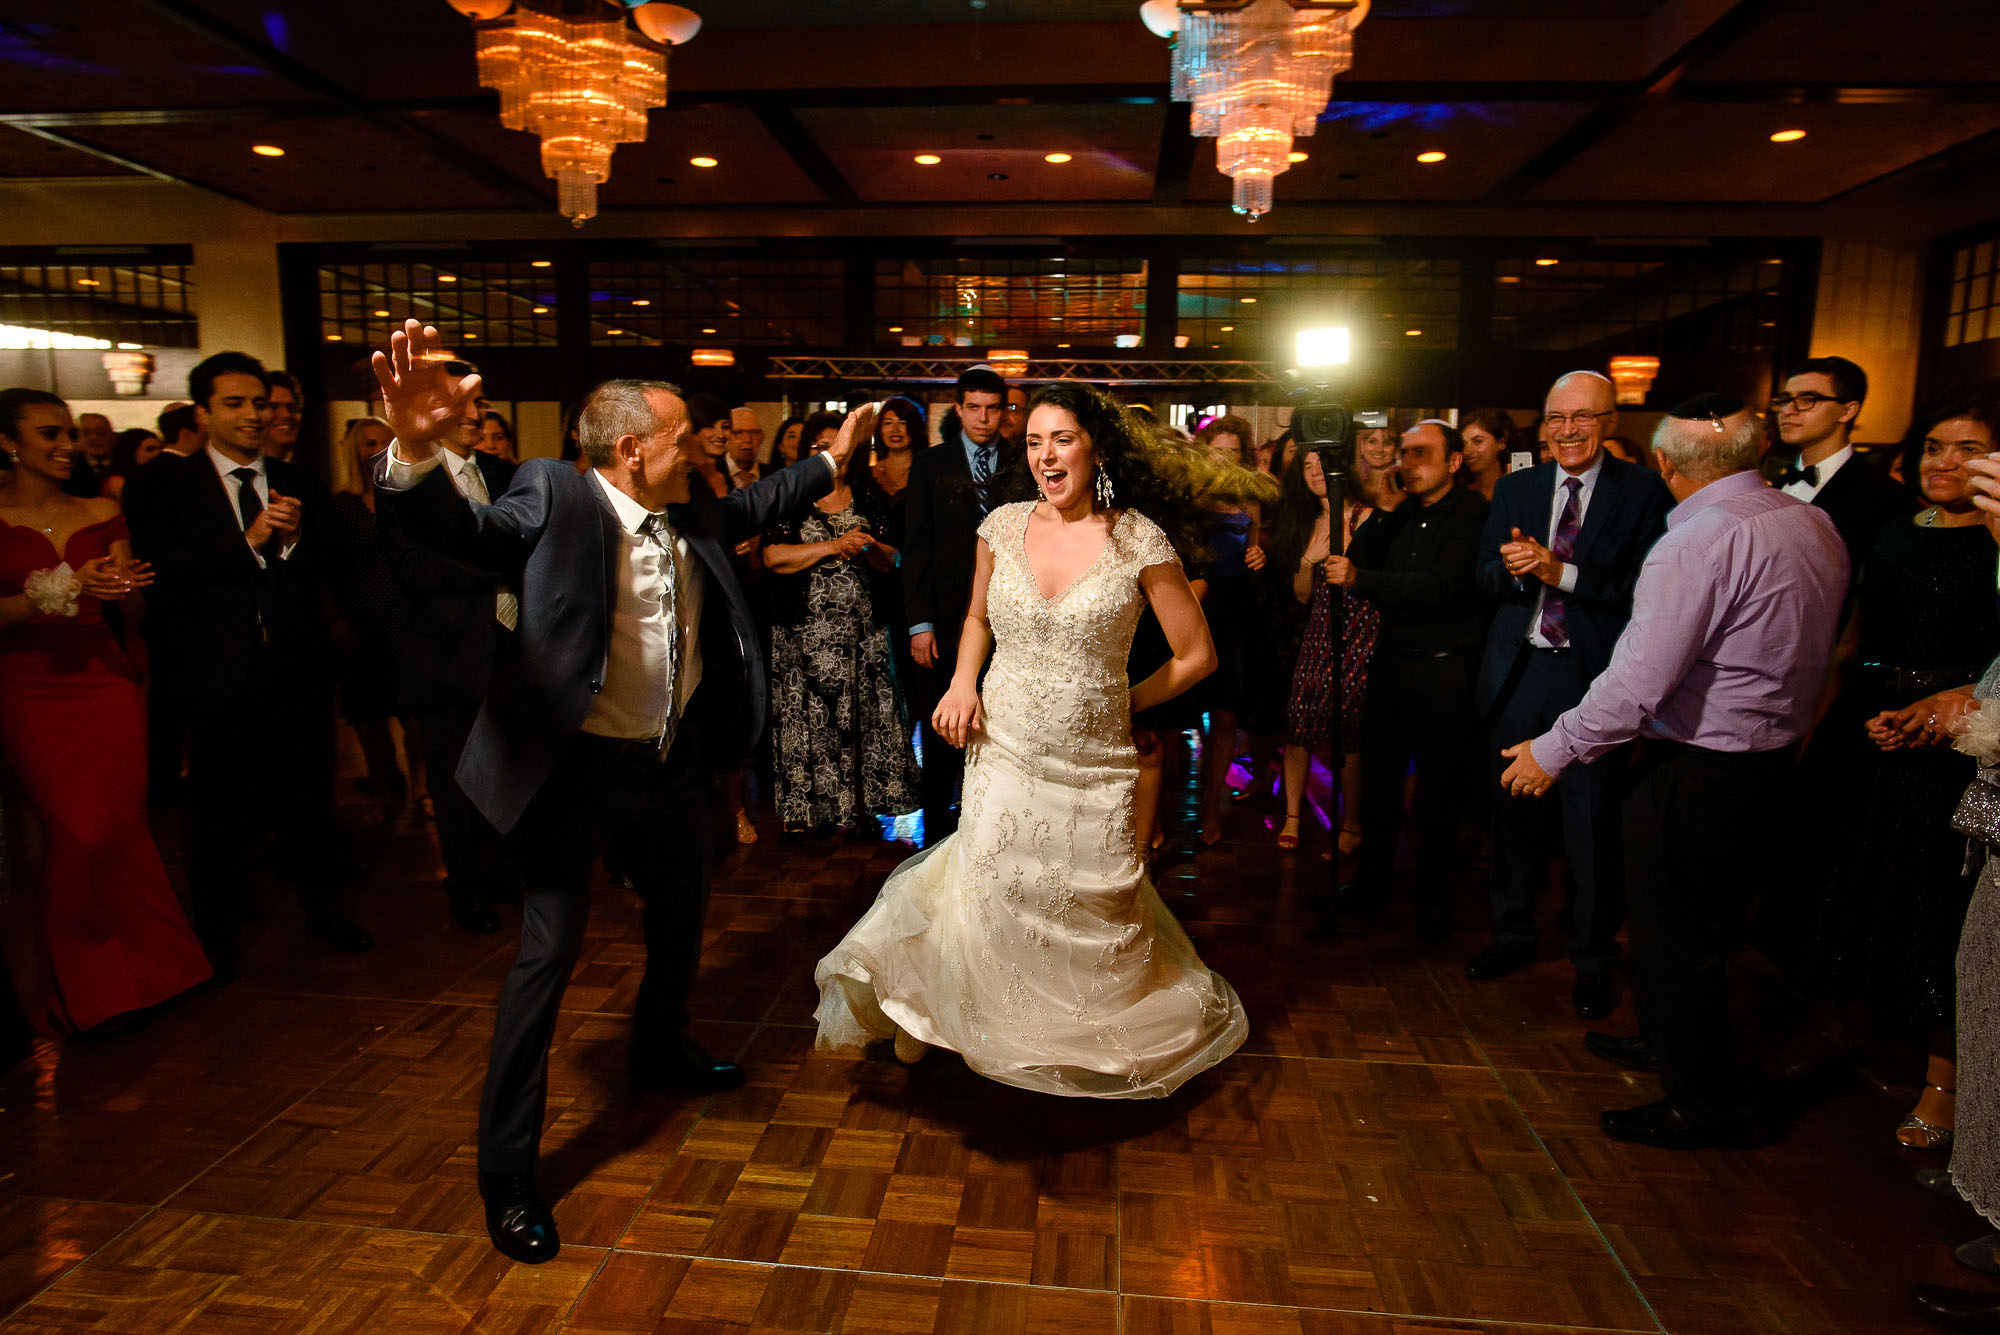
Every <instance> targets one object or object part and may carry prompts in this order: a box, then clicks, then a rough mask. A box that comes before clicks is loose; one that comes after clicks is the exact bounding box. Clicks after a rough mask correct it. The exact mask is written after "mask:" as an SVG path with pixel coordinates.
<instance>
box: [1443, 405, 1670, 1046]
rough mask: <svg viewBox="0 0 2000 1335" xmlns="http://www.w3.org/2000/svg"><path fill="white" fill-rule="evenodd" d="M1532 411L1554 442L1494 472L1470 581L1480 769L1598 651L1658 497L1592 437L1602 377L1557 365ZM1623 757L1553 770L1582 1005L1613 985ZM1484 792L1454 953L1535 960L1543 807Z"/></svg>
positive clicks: (1652, 536)
mask: <svg viewBox="0 0 2000 1335" xmlns="http://www.w3.org/2000/svg"><path fill="white" fill-rule="evenodd" d="M1543 420H1544V421H1545V422H1546V423H1547V425H1548V439H1549V446H1550V450H1551V453H1552V454H1553V456H1554V457H1553V458H1552V459H1551V460H1550V461H1549V462H1547V463H1543V464H1538V465H1536V466H1535V467H1533V468H1530V469H1527V470H1525V471H1523V472H1518V473H1509V474H1508V475H1507V476H1505V477H1503V478H1501V479H1500V481H1499V484H1498V485H1497V486H1495V487H1494V489H1493V507H1492V509H1491V510H1490V511H1489V512H1488V513H1487V518H1486V529H1485V532H1484V533H1483V534H1482V536H1481V540H1480V553H1479V584H1480V587H1481V589H1483V590H1484V591H1485V593H1486V594H1487V596H1488V597H1490V598H1494V599H1497V600H1498V601H1499V607H1498V609H1497V610H1496V611H1495V613H1494V616H1493V622H1492V625H1491V627H1490V628H1489V629H1488V631H1487V636H1486V654H1485V657H1484V659H1483V660H1482V661H1481V663H1480V671H1479V682H1478V687H1477V690H1476V693H1475V707H1476V708H1477V709H1478V711H1479V713H1480V715H1481V716H1482V717H1484V718H1485V719H1486V720H1487V721H1488V727H1489V729H1490V736H1491V740H1492V747H1491V749H1490V751H1489V754H1488V761H1489V763H1490V764H1491V765H1492V766H1493V774H1494V775H1495V776H1496V778H1497V776H1498V775H1499V774H1500V772H1501V770H1502V769H1503V768H1504V767H1505V762H1504V761H1502V760H1501V759H1500V751H1501V749H1502V748H1503V747H1508V746H1512V745H1514V744H1515V743H1516V742H1519V741H1522V740H1524V739H1526V738H1529V737H1539V736H1541V735H1542V733H1544V732H1546V731H1548V729H1549V726H1550V725H1551V724H1553V723H1554V722H1555V721H1556V719H1557V718H1559V717H1560V716H1561V715H1562V714H1563V713H1564V712H1565V711H1567V710H1569V709H1571V708H1573V707H1575V705H1576V704H1577V702H1578V701H1580V700H1582V699H1583V693H1584V692H1585V691H1586V690H1588V689H1589V688H1590V683H1591V681H1592V680H1593V679H1595V678H1596V676H1597V674H1598V673H1600V672H1602V671H1603V670H1604V668H1605V665H1606V664H1607V663H1609V662H1610V661H1611V649H1612V646H1613V645H1615V644H1617V642H1618V636H1619V634H1620V633H1621V632H1622V631H1623V630H1624V629H1625V623H1626V621H1627V620H1628V619H1630V617H1631V615H1632V587H1633V585H1634V584H1635V583H1637V582H1638V578H1639V566H1640V564H1641V563H1642V562H1643V561H1644V560H1645V557H1646V553H1647V551H1648V550H1650V549H1651V548H1652V545H1653V543H1654V542H1655V541H1657V540H1658V538H1659V536H1660V534H1661V533H1663V532H1665V531H1666V522H1667V511H1668V510H1670V509H1672V508H1673V504H1674V500H1673V495H1672V493H1670V492H1669V491H1668V490H1667V487H1666V484H1665V483H1663V482H1661V481H1660V478H1659V475H1658V474H1656V473H1654V472H1653V471H1652V470H1651V469H1648V468H1644V467H1642V466H1640V465H1637V464H1628V463H1625V462H1623V461H1621V460H1618V459H1615V458H1613V457H1611V455H1609V454H1607V453H1606V452H1605V449H1604V439H1605V437H1606V436H1609V435H1611V434H1612V433H1613V432H1615V431H1616V430H1617V428H1618V400H1617V395H1616V393H1615V392H1614V390H1613V388H1612V385H1611V382H1610V381H1609V380H1607V379H1605V378H1604V377H1603V376H1601V375H1598V374H1597V373H1596V372H1594V371H1572V372H1570V373H1569V374H1568V375H1566V376H1563V377H1562V378H1561V379H1559V380H1557V381H1556V383H1555V384H1554V386H1553V387H1551V388H1550V390H1549V396H1548V402H1547V404H1546V416H1545V417H1544V419H1543ZM1624 758H1625V757H1624V753H1622V752H1620V753H1617V754H1614V755H1611V756H1607V757H1605V758H1604V759H1602V760H1599V761H1597V762H1595V763H1594V764H1589V765H1580V766H1578V767H1577V768H1575V769H1573V770H1572V771H1570V773H1568V774H1566V775H1564V776H1563V779H1562V781H1561V782H1560V783H1559V784H1558V785H1557V792H1558V794H1559V800H1558V802H1557V804H1556V811H1557V812H1558V813H1559V814H1560V816H1561V820H1562V835H1563V844H1564V847H1565V850H1566V853H1567V856H1568V861H1569V871H1570V879H1571V884H1572V887H1573V890H1574V900H1573V908H1572V916H1573V918H1574V921H1575V933H1574V936H1573V937H1572V940H1571V943H1570V959H1571V960H1572V961H1573V962H1574V963H1575V965H1576V985H1575V988H1574V990H1573V991H1572V993H1571V996H1570V999H1571V1002H1572V1004H1574V1006H1575V1007H1576V1011H1577V1014H1579V1015H1581V1016H1583V1017H1584V1018H1585V1019H1599V1018H1602V1017H1603V1016H1605V1015H1608V1014H1610V1013H1611V1011H1612V1009H1613V1008H1614V1007H1615V1006H1616V1005H1617V1000H1618V995H1617V990H1616V988H1615V987H1614V986H1613V985H1612V981H1611V973H1610V969H1611V965H1612V964H1613V963H1614V962H1616V960H1617V958H1618V939H1617V938H1618V929H1619V928H1620V927H1621V926H1622V925H1623V923H1624V921H1625V885H1624V873H1623V870H1622V868H1623V862H1622V854H1621V845H1620V842H1619V820H1620V817H1619V801H1620V799H1621V796H1622V794H1621V792H1620V781H1621V779H1622V776H1623V770H1624V764H1623V762H1624ZM1493 801H1494V804H1495V806H1494V813H1493V869H1492V896H1493V944H1492V945H1490V946H1488V947H1487V948H1486V949H1485V950H1482V951H1481V952H1479V954H1477V955H1475V956H1473V957H1472V960H1471V962H1470V963H1468V964H1467V965H1466V966H1465V971H1466V973H1467V974H1469V975H1470V976H1471V977H1473V978H1477V979H1493V978H1504V977H1506V976H1507V975H1508V974H1510V973H1513V972H1514V971H1516V970H1517V969H1522V968H1525V967H1526V966H1528V965H1530V964H1532V963H1534V962H1535V943H1536V940H1537V939H1538V937H1539V936H1540V929H1539V926H1538V924H1537V923H1536V920H1535V900H1536V897H1537V895H1538V893H1539V892H1540V891H1541V889H1542V887H1543V886H1545V885H1546V884H1547V883H1548V877H1549V854H1548V840H1547V835H1548V833H1549V831H1548V828H1547V821H1546V814H1547V813H1548V812H1549V807H1548V806H1546V805H1541V806H1538V805H1537V804H1536V801H1535V799H1532V798H1518V797H1511V796H1509V795H1508V794H1507V793H1506V792H1505V791H1504V790H1500V789H1497V788H1496V789H1495V790H1494V794H1493Z"/></svg>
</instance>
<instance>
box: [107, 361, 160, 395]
mask: <svg viewBox="0 0 2000 1335" xmlns="http://www.w3.org/2000/svg"><path fill="white" fill-rule="evenodd" d="M97 360H98V364H99V365H101V366H103V367H104V374H106V375H108V376H110V377H111V392H112V393H114V394H116V395H117V396H118V397H119V398H121V399H136V398H141V397H143V396H144V395H145V393H146V382H147V381H149V380H151V379H152V378H153V354H152V353H150V352H107V353H104V354H102V355H101V356H99V357H98V359H97Z"/></svg>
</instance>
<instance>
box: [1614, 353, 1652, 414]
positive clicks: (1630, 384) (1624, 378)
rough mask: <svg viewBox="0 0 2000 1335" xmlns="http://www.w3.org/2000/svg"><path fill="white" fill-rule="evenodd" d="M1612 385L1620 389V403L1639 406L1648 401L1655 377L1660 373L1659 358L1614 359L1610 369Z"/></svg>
mask: <svg viewBox="0 0 2000 1335" xmlns="http://www.w3.org/2000/svg"><path fill="white" fill-rule="evenodd" d="M1609 369H1610V371H1611V383H1612V384H1614V385H1616V386H1617V387H1618V402H1620V403H1622V404H1626V405H1628V406H1637V405H1638V404H1642V403H1644V402H1645V401H1646V391H1647V390H1649V389H1651V388H1652V387H1653V377H1654V376H1657V375H1658V374H1659V373H1660V359H1659V358H1658V357H1613V358H1612V359H1611V365H1610V367H1609Z"/></svg>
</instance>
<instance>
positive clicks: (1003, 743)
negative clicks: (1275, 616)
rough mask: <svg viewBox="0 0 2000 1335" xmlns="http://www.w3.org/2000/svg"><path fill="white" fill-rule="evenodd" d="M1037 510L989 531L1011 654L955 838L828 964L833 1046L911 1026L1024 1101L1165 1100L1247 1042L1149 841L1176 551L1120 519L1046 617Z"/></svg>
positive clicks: (822, 981)
mask: <svg viewBox="0 0 2000 1335" xmlns="http://www.w3.org/2000/svg"><path fill="white" fill-rule="evenodd" d="M1033 509H1034V503H1033V502H1022V503H1019V504H1015V505H1007V506H1002V507H1000V508H999V509H996V510H995V511H994V512H993V513H992V514H991V515H989V516H987V518H986V521H985V522H984V523H983V524H981V525H980V528H979V535H980V537H981V538H982V539H984V540H985V542H986V544H987V546H988V547H989V548H990V549H991V550H992V552H993V575H992V579H991V582H990V583H989V585H988V587H987V595H986V607H987V620H988V623H989V624H990V625H991V627H992V630H993V638H994V653H993V658H992V662H991V664H990V666H989V668H988V671H987V674H986V679H985V682H984V683H983V685H982V688H981V693H980V703H981V706H982V709H983V712H984V714H985V728H984V730H983V731H982V732H981V733H980V734H979V735H978V736H976V737H975V738H974V739H973V742H972V745H971V747H970V748H969V749H968V751H967V754H966V767H965V790H964V793H965V795H964V802H963V808H962V809H963V812H964V815H963V818H962V820H961V822H960V825H959V829H958V832H957V833H956V834H954V835H952V836H951V837H949V838H947V839H945V840H943V841H941V842H939V843H937V844H935V845H933V846H932V847H930V848H928V849H925V850H924V851H923V852H922V853H919V854H918V855H917V856H915V857H913V858H911V859H910V860H909V861H908V862H905V863H904V864H903V865H902V866H901V867H898V868H897V869H896V871H895V872H893V873H892V874H891V875H890V877H889V879H888V880H887V882H885V883H884V884H883V886H882V891H881V893H880V895H878V896H877V898H876V900H875V903H874V904H873V905H872V906H871V907H870V908H869V910H868V912H867V913H866V914H865V915H863V917H862V919H861V921H860V922H858V923H856V924H855V926H854V928H853V930H851V931H850V932H849V933H848V934H847V936H846V938H845V939H843V940H842V941H841V943H840V944H839V945H838V946H836V947H835V948H834V949H833V951H832V952H831V953H830V954H828V955H827V956H826V957H825V958H824V959H822V960H821V961H820V962H819V967H818V969H817V970H816V971H815V974H814V978H815V981H816V982H817V983H818V985H819V989H820V1006H819V1011H818V1019H819V1045H820V1046H821V1047H823V1048H844V1047H856V1046H859V1045H860V1044H862V1043H863V1042H865V1041H867V1040H868V1039H870V1038H887V1037H890V1036H892V1035H893V1034H894V1033H895V1030H896V1027H897V1026H899V1025H900V1026H901V1027H902V1028H903V1029H905V1030H907V1031H908V1032H909V1033H910V1034H912V1035H914V1036H915V1037H917V1038H919V1039H921V1040H923V1041H924V1042H925V1043H928V1044H931V1045H932V1046H935V1047H943V1048H950V1049H953V1050H955V1051H957V1052H959V1053H961V1054H963V1056H964V1057H965V1061H966V1064H967V1065H968V1066H970V1067H971V1068H972V1069H973V1070H975V1071H977V1072H979V1073H980V1074H981V1075H984V1076H987V1077H988V1078H990V1079H993V1080H998V1081H1002V1082H1004V1083H1006V1084H1010V1085H1018V1086H1020V1087H1022V1088H1025V1089H1033V1090H1039V1091H1042V1092H1044V1093H1049V1094H1062V1095H1083V1096H1092V1097H1098V1098H1159V1097H1164V1096H1166V1095H1168V1094H1171V1093H1172V1092H1173V1091H1174V1090H1175V1089H1176V1088H1178V1087H1179V1086H1180V1085H1181V1084H1182V1082H1184V1081H1186V1080H1187V1079H1188V1078H1189V1077H1191V1076H1193V1075H1195V1074H1197V1073H1199V1072H1201V1071H1203V1070H1206V1069H1207V1068H1208V1067H1210V1066H1213V1065H1214V1064H1215V1063H1217V1062H1219V1061H1221V1060H1222V1059H1223V1058H1224V1057H1227V1056H1228V1055H1229V1054H1230V1053H1232V1052H1234V1051H1235V1050H1236V1049H1237V1047H1238V1046H1240V1045H1241V1044H1242V1042H1243V1039H1244V1035H1245V1033H1246V1030H1247V1024H1246V1021H1245V1018H1244V1014H1243V1006H1242V1003H1241V1002H1240V1001H1238V1000H1237V997H1236V993H1235V991H1234V989H1232V988H1231V987H1230V986H1229V984H1228V983H1227V982H1225V981H1224V980H1223V979H1222V978H1221V976H1219V975H1218V974H1216V973H1214V972H1212V971H1211V970H1210V969H1209V968H1208V967H1207V966H1205V965H1204V964H1203V963H1202V962H1201V959H1200V957H1199V956H1198V955H1197V954H1196V953H1195V949H1194V946H1193V944H1192V943H1191V942H1190V941H1189V940H1188V938H1187V934H1186V933H1185V932H1184V931H1182V930H1181V926H1180V924H1179V923H1178V922H1176V921H1175V920H1174V918H1173V915H1172V914H1170V913H1168V912H1167V909H1166V906H1165V905H1164V904H1162V903H1161V902H1160V897H1159V895H1158V893H1157V892H1156V891H1155V890H1154V888H1153V884H1152V881H1151V880H1150V879H1149V878H1148V877H1147V875H1146V871H1145V867H1144V864H1143V863H1141V862H1140V861H1139V858H1138V856H1137V852H1138V850H1137V847H1136V837H1135V835H1134V832H1133V824H1132V808H1133V786H1134V784H1135V782H1136V780H1137V778H1138V773H1139V765H1138V757H1137V754H1136V753H1135V752H1134V750H1133V747H1132V708H1131V698H1130V693H1129V690H1128V687H1127V684H1126V653H1127V650H1128V649H1129V647H1130V645H1131V641H1132V633H1133V630H1134V627H1135V626H1136V625H1137V624H1138V620H1139V613H1140V609H1141V608H1142V606H1143V605H1144V597H1143V595H1142V593H1141V592H1140V588H1139V572H1140V571H1141V570H1143V569H1144V568H1145V567H1147V566H1150V565H1156V564H1159V563H1162V562H1168V561H1173V560H1174V559H1175V558H1174V553H1173V548H1172V547H1171V546H1170V545H1169V544H1168V542H1167V539H1166V536H1165V535H1164V534H1162V533H1161V532H1160V530H1159V528H1158V527H1157V526H1156V525H1154V524H1153V523H1152V522H1151V521H1149V520H1147V519H1146V518H1145V517H1144V516H1142V515H1139V514H1137V513H1135V512H1130V511H1127V512H1123V513H1121V514H1119V515H1118V516H1117V518H1116V520H1115V522H1114V523H1113V526H1112V532H1111V536H1110V538H1109V540H1108V541H1107V542H1106V544H1105V547H1104V551H1103V553H1102V554H1101V555H1099V557H1098V558H1097V562H1096V564H1095V565H1093V566H1091V567H1090V569H1088V570H1087V571H1085V572H1084V573H1083V574H1082V575H1081V576H1079V577H1078V578H1077V580H1076V581H1075V582H1074V583H1073V584H1071V585H1070V586H1069V587H1068V588H1066V589H1064V590H1063V591H1062V592H1060V593H1059V594H1057V595H1056V596H1055V597H1054V598H1046V597H1044V596H1043V595H1042V592H1041V590H1040V588H1039V587H1038V586H1037V584H1036V583H1035V578H1034V574H1033V572H1032V571H1031V570H1030V569H1029V567H1028V558H1027V549H1026V545H1025V539H1026V534H1027V525H1028V517H1029V515H1030V514H1031V512H1032V511H1033Z"/></svg>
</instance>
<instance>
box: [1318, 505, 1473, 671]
mask: <svg viewBox="0 0 2000 1335" xmlns="http://www.w3.org/2000/svg"><path fill="white" fill-rule="evenodd" d="M1485 522H1486V499H1485V498H1484V497H1482V496H1481V495H1480V494H1479V493H1478V492H1476V491H1474V490H1473V489H1472V488H1470V487H1453V488H1452V489H1451V490H1450V491H1448V492H1446V493H1445V494H1444V496H1443V497H1442V498H1441V499H1439V500H1437V501H1434V502H1433V503H1432V504H1430V505H1429V506H1421V505H1418V504H1417V503H1416V501H1414V500H1407V501H1404V502H1403V503H1402V504H1401V505H1399V506H1397V507H1396V508H1395V509H1394V510H1391V511H1390V512H1389V513H1387V514H1383V513H1382V512H1381V511H1379V510H1378V511H1377V512H1376V513H1375V514H1373V515H1371V516H1369V519H1368V522H1367V523H1365V524H1363V525H1362V526H1361V527H1360V528H1358V529H1356V530H1355V533H1354V544H1353V546H1352V548H1351V549H1350V550H1349V553H1348V554H1349V555H1350V556H1351V557H1352V558H1353V560H1354V564H1355V566H1356V567H1357V570H1356V572H1355V580H1354V592H1355V593H1357V594H1359V595H1360V596H1361V597H1363V598H1366V599H1368V600H1369V601H1371V602H1373V603H1374V604H1375V605H1376V606H1377V607H1379V608H1380V609H1381V611H1382V644H1383V646H1384V647H1385V648H1389V649H1401V650H1409V651H1411V652H1413V653H1436V652H1441V651H1463V650H1471V649H1474V648H1476V647H1477V646H1478V644H1479V641H1480V637H1481V636H1482V635H1483V634H1484V633H1485V630H1486V605H1485V600H1484V599H1482V598H1481V597H1480V596H1479V591H1478V588H1477V586H1476V585H1475V584H1474V582H1473V568H1474V567H1475V566H1476V565H1477V564H1478V562H1479V532H1480V528H1481V526H1482V525H1483V524H1484V523H1485Z"/></svg>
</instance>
